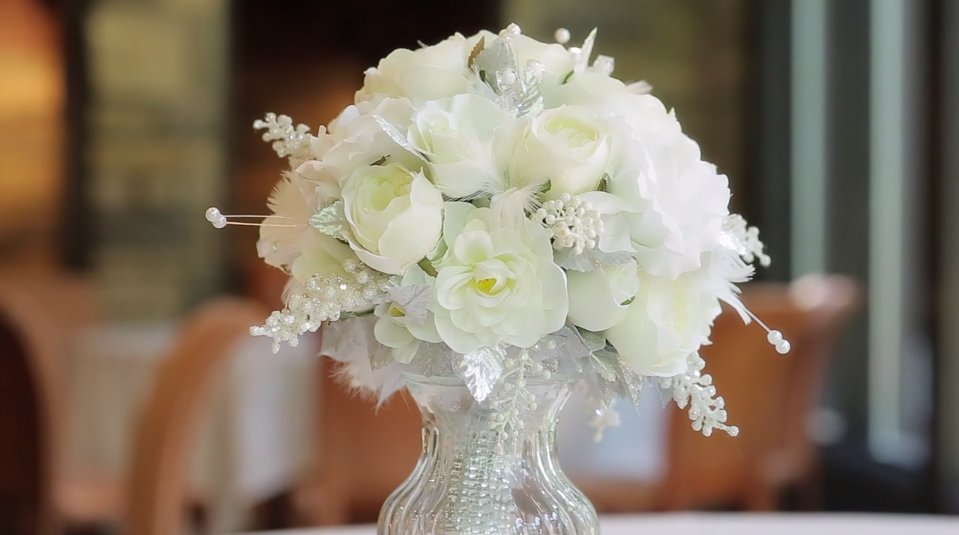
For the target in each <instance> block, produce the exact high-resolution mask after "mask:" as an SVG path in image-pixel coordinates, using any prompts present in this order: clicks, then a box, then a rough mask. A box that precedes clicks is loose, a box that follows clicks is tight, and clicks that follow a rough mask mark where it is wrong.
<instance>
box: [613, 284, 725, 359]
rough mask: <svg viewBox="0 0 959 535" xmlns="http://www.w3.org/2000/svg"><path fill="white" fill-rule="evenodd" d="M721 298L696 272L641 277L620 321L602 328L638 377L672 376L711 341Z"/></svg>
mask: <svg viewBox="0 0 959 535" xmlns="http://www.w3.org/2000/svg"><path fill="white" fill-rule="evenodd" d="M719 313H720V306H719V300H718V299H717V298H716V296H715V295H714V294H713V293H712V292H710V291H708V287H707V286H705V285H704V284H703V282H702V281H701V280H700V277H698V276H697V275H696V274H695V273H690V274H687V275H684V276H682V277H679V278H677V279H672V280H671V279H669V278H664V277H650V276H644V277H642V278H641V280H640V287H639V291H638V292H637V293H636V296H635V298H634V299H633V302H632V303H630V305H629V310H628V311H627V312H626V316H625V318H624V319H623V321H622V322H621V323H619V324H618V325H615V326H613V327H611V328H610V329H608V330H607V331H606V338H607V339H608V340H609V343H610V344H612V345H613V347H615V348H616V351H617V352H618V353H619V356H620V358H621V359H623V362H624V363H625V364H626V365H627V366H629V367H630V368H631V369H632V370H633V371H635V372H636V373H638V374H640V375H648V376H655V377H670V376H673V375H677V374H680V373H683V372H685V371H686V358H687V357H688V356H689V355H690V354H691V353H694V352H696V351H699V348H700V346H702V345H703V344H706V343H708V342H709V332H710V330H711V328H712V324H713V320H714V319H715V318H716V316H718V315H719Z"/></svg>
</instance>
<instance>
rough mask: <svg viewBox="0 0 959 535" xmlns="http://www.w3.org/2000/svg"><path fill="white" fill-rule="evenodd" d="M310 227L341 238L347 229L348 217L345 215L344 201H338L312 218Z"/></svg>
mask: <svg viewBox="0 0 959 535" xmlns="http://www.w3.org/2000/svg"><path fill="white" fill-rule="evenodd" d="M310 226H311V227H313V228H315V229H316V230H318V231H320V232H322V233H323V234H326V235H327V236H331V237H333V238H337V237H339V236H340V235H341V234H342V233H343V229H344V228H346V216H344V215H343V201H336V202H334V203H332V204H330V205H328V206H325V207H323V208H322V209H320V211H319V212H317V213H315V214H313V216H312V217H310Z"/></svg>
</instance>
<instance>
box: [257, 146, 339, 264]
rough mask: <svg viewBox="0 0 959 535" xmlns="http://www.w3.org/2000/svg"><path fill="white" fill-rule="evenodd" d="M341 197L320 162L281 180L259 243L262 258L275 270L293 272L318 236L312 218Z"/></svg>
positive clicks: (301, 166) (313, 163)
mask: <svg viewBox="0 0 959 535" xmlns="http://www.w3.org/2000/svg"><path fill="white" fill-rule="evenodd" d="M339 194H340V187H339V185H338V184H337V183H336V180H335V179H333V177H331V176H329V175H327V174H325V173H323V172H322V169H321V166H320V165H319V162H316V161H312V160H311V161H308V162H305V163H303V164H302V165H300V166H299V167H298V168H297V169H296V171H294V172H293V173H289V174H287V175H286V176H284V177H283V178H281V179H280V181H279V182H277V184H276V186H275V187H274V188H273V193H271V194H270V198H269V201H267V205H268V206H269V207H270V211H272V212H273V215H271V216H269V217H267V218H265V219H264V220H263V225H262V226H260V239H259V240H258V241H257V243H256V250H257V253H258V254H259V256H260V258H262V259H263V260H264V261H265V262H266V263H267V264H269V265H271V266H274V267H277V268H280V269H289V266H290V264H292V263H293V261H294V260H296V258H297V257H299V256H300V254H301V248H302V246H303V241H304V240H305V239H310V236H311V235H312V234H315V233H316V230H314V229H313V228H312V227H310V217H311V216H312V215H313V213H314V212H315V211H316V210H318V209H320V208H322V207H324V206H326V205H327V204H329V203H330V202H331V201H332V200H333V199H335V198H337V197H339Z"/></svg>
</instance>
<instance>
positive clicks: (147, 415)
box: [124, 298, 267, 535]
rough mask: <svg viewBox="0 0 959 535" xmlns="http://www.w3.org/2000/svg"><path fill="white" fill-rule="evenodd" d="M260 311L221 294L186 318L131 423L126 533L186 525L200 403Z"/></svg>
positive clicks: (149, 534)
mask: <svg viewBox="0 0 959 535" xmlns="http://www.w3.org/2000/svg"><path fill="white" fill-rule="evenodd" d="M266 313H267V312H266V310H265V309H263V308H262V307H260V306H259V305H257V304H254V303H251V302H249V301H246V300H242V299H239V298H220V299H217V300H214V301H211V302H210V303H208V304H206V305H203V306H202V307H201V308H200V309H199V310H197V311H196V312H195V313H194V314H193V315H191V316H190V317H189V318H188V319H187V321H186V323H185V324H184V328H183V331H182V334H181V335H180V338H179V341H178V343H177V345H176V347H175V348H174V349H173V350H172V353H171V354H170V355H169V356H168V357H167V358H166V359H164V361H163V363H162V364H161V366H160V368H159V370H158V371H157V376H156V382H155V384H154V387H153V391H152V392H151V393H150V396H149V397H148V400H147V403H146V405H145V408H144V412H143V414H142V418H141V420H140V422H139V425H138V428H137V432H136V437H135V439H134V451H133V455H132V459H133V462H132V466H131V474H130V481H129V486H128V505H127V511H126V518H125V519H124V521H125V522H124V530H125V533H128V534H130V535H177V534H181V533H186V532H187V530H186V529H185V525H184V524H185V522H184V518H185V516H186V512H185V509H186V507H185V506H186V503H187V473H188V470H189V464H190V459H191V457H190V453H191V446H193V445H194V443H195V441H196V440H195V439H196V438H197V429H196V428H197V426H198V422H199V419H200V417H201V410H202V408H203V406H204V402H205V401H206V399H207V398H208V397H209V396H210V394H211V393H212V392H211V390H212V388H213V380H214V379H215V377H216V376H217V373H218V372H219V371H220V370H222V369H223V367H224V365H225V364H226V362H225V361H226V360H227V358H228V357H229V356H230V354H231V352H232V350H233V349H234V348H235V346H236V344H238V343H240V342H241V341H242V340H243V339H245V338H246V337H248V336H249V329H250V326H251V325H256V324H258V323H260V322H261V321H262V320H263V318H264V317H265V316H266Z"/></svg>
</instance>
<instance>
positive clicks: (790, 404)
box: [759, 275, 861, 509]
mask: <svg viewBox="0 0 959 535" xmlns="http://www.w3.org/2000/svg"><path fill="white" fill-rule="evenodd" d="M788 291H789V294H790V299H792V300H793V301H794V302H796V303H798V304H799V305H800V306H802V307H804V308H807V309H811V310H814V311H815V314H814V315H813V318H812V324H811V325H810V329H809V332H808V333H807V337H808V340H805V341H804V342H803V343H804V344H807V356H806V357H805V358H802V359H795V360H793V361H792V365H793V366H792V367H793V371H792V375H793V379H792V380H791V381H790V384H789V386H790V390H789V392H788V393H787V398H786V409H785V422H786V423H787V424H788V425H786V426H785V427H784V428H783V430H782V435H781V436H780V437H779V440H780V443H779V447H778V448H777V450H776V451H775V452H774V453H772V454H770V455H768V456H767V457H766V458H765V459H764V462H763V464H762V465H761V466H760V468H759V470H760V471H759V478H760V479H761V481H763V484H764V485H765V486H767V487H768V488H769V489H771V490H772V493H773V495H774V496H773V497H774V498H775V497H779V496H781V495H782V494H783V492H784V491H786V490H796V491H798V495H797V497H798V498H799V505H800V506H802V507H804V508H806V509H816V508H818V507H819V506H820V505H821V473H820V470H821V466H820V459H819V450H818V449H817V448H816V445H815V444H814V443H813V441H812V437H811V434H810V429H811V427H812V423H813V422H811V421H810V417H811V416H812V415H813V414H814V412H815V411H816V409H817V405H818V402H819V399H820V397H821V395H822V391H823V388H824V386H825V379H826V371H827V368H828V365H829V360H830V357H831V356H832V353H833V352H834V350H835V346H836V342H837V340H838V338H839V336H840V334H841V333H842V329H843V328H844V327H845V326H846V325H847V324H848V322H849V321H850V319H852V317H853V316H854V315H855V313H856V312H857V310H858V309H859V307H860V306H861V295H860V290H859V286H858V285H857V284H856V282H855V280H853V279H851V278H849V277H845V276H839V275H831V276H822V275H810V276H806V277H803V278H801V279H799V280H797V281H795V282H794V283H793V284H791V285H790V286H789V290H788Z"/></svg>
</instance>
